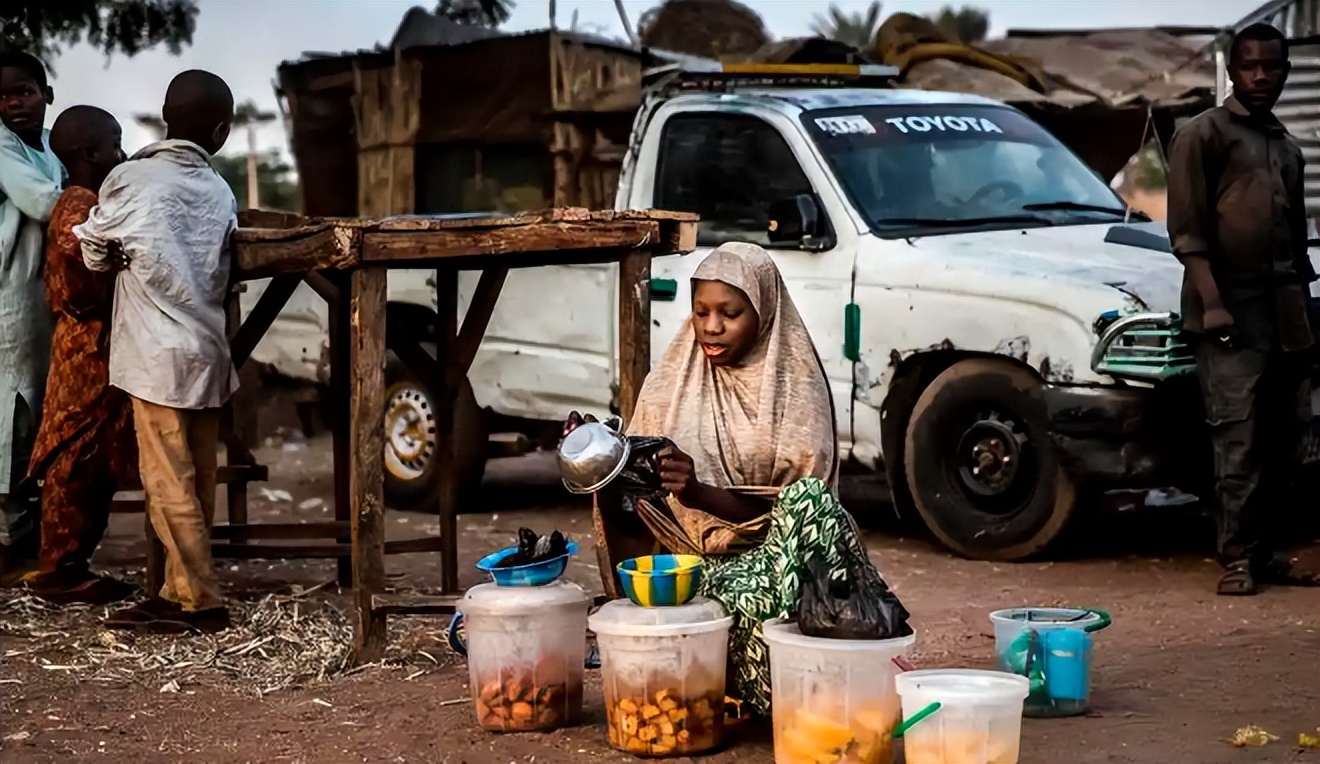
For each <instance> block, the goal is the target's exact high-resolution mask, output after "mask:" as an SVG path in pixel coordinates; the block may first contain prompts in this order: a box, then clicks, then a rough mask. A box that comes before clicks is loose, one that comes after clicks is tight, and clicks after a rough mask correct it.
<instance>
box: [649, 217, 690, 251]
mask: <svg viewBox="0 0 1320 764" xmlns="http://www.w3.org/2000/svg"><path fill="white" fill-rule="evenodd" d="M696 248H697V223H696V221H693V220H675V219H662V220H661V221H660V246H659V247H658V248H657V249H656V250H655V251H654V252H653V253H652V254H657V255H668V254H682V255H686V254H687V253H689V252H691V251H692V250H694V249H696Z"/></svg>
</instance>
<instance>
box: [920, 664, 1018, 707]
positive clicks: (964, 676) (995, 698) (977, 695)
mask: <svg viewBox="0 0 1320 764" xmlns="http://www.w3.org/2000/svg"><path fill="white" fill-rule="evenodd" d="M894 687H895V688H896V689H897V690H898V694H899V695H900V696H902V695H907V694H919V695H930V696H931V697H932V698H934V699H938V700H940V701H942V702H949V703H962V704H967V705H981V704H986V705H993V704H999V703H1006V702H1018V701H1023V700H1026V698H1027V695H1029V694H1030V693H1031V682H1029V681H1027V678H1026V677H1024V676H1018V675H1017V674H1009V673H1006V672H1003V671H978V670H976V669H926V670H922V671H904V672H902V673H900V674H898V675H896V676H895V677H894Z"/></svg>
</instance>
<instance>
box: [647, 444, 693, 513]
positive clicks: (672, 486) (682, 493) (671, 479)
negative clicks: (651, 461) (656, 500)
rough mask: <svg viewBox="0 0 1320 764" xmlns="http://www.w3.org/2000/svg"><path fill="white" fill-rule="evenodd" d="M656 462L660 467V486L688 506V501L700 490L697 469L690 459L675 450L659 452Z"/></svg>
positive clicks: (668, 449) (669, 449)
mask: <svg viewBox="0 0 1320 764" xmlns="http://www.w3.org/2000/svg"><path fill="white" fill-rule="evenodd" d="M657 461H658V463H659V467H660V484H661V485H662V486H664V489H665V490H666V491H669V492H670V493H672V494H674V497H675V498H677V499H678V500H679V501H681V502H683V503H684V504H688V506H692V505H691V504H689V501H691V500H692V499H693V497H694V496H695V495H696V494H697V493H698V492H699V491H700V490H701V487H702V486H701V481H699V480H697V468H696V465H695V464H693V462H692V457H690V456H688V455H687V454H685V453H683V452H682V451H680V450H678V449H677V448H666V449H665V450H664V451H661V452H660V454H659V456H658V458H657Z"/></svg>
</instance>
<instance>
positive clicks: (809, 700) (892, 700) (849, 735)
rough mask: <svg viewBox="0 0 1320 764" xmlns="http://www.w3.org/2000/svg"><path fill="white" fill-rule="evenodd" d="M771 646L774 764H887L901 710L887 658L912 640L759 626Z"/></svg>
mask: <svg viewBox="0 0 1320 764" xmlns="http://www.w3.org/2000/svg"><path fill="white" fill-rule="evenodd" d="M762 630H763V632H764V634H765V641H766V644H767V645H769V647H770V685H771V687H772V688H773V691H774V697H773V703H772V709H771V710H772V714H773V716H774V735H775V764H798V763H799V762H804V761H811V762H815V761H832V760H833V759H831V758H830V756H831V755H832V752H834V753H837V752H843V753H842V754H841V756H842V758H840V759H839V760H840V761H848V762H857V764H882V763H883V764H890V762H892V761H893V747H892V742H893V731H894V727H895V726H896V725H897V724H898V721H899V716H900V711H899V699H898V694H897V693H896V692H895V691H894V675H895V674H897V673H898V671H899V669H898V666H896V665H895V664H894V658H897V657H899V656H901V655H903V653H904V652H906V651H907V649H908V648H910V647H912V645H913V644H914V643H915V642H916V640H917V637H916V635H915V634H913V635H909V636H906V637H899V638H897V639H875V640H863V639H822V638H819V637H808V636H806V635H804V634H803V633H802V632H801V630H799V629H798V625H797V624H796V623H792V622H787V621H783V620H780V619H775V620H772V621H766V622H765V624H763V625H762Z"/></svg>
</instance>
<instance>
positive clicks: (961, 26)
mask: <svg viewBox="0 0 1320 764" xmlns="http://www.w3.org/2000/svg"><path fill="white" fill-rule="evenodd" d="M931 20H932V21H934V22H935V26H937V27H939V28H940V30H941V31H943V32H944V33H945V34H946V35H948V36H950V37H952V38H953V39H955V40H957V41H959V42H964V43H973V42H980V41H982V40H984V39H985V36H986V34H987V33H989V31H990V14H989V13H988V12H986V11H983V10H981V9H980V8H973V7H972V6H970V5H964V6H963V7H961V8H958V9H956V10H955V9H954V7H953V6H952V5H946V6H944V7H943V8H941V9H940V12H939V13H937V14H935V15H933V16H932V17H931Z"/></svg>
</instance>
